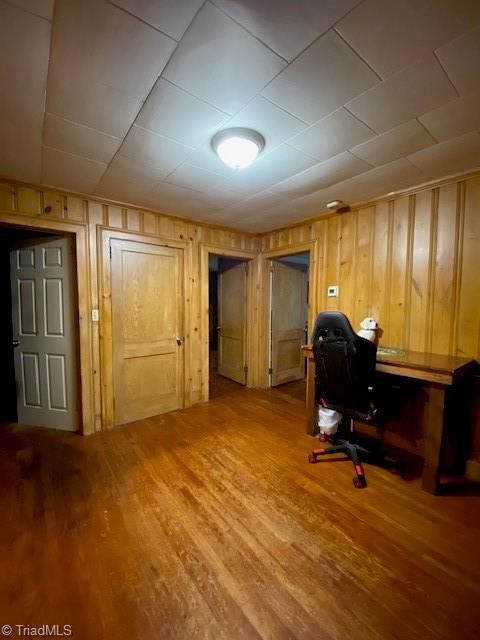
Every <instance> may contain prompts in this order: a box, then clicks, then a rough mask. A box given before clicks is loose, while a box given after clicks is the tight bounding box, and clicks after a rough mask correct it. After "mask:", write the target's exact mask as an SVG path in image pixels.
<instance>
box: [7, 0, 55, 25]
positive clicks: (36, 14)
mask: <svg viewBox="0 0 480 640" xmlns="http://www.w3.org/2000/svg"><path fill="white" fill-rule="evenodd" d="M3 2H5V4H8V6H9V7H12V8H14V9H17V10H18V11H21V12H22V13H28V14H29V15H31V16H35V18H40V19H41V20H45V22H50V23H52V22H53V16H52V19H51V20H50V19H49V18H45V16H42V15H40V14H39V13H34V12H33V11H29V10H28V9H25V7H19V6H18V4H14V3H13V2H10V0H3Z"/></svg>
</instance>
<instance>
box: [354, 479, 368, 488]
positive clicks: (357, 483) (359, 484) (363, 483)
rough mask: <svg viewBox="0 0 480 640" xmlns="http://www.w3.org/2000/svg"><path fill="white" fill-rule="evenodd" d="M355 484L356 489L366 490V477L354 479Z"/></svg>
mask: <svg viewBox="0 0 480 640" xmlns="http://www.w3.org/2000/svg"><path fill="white" fill-rule="evenodd" d="M353 484H354V487H355V489H364V488H365V487H366V486H367V481H366V480H365V476H355V477H354V478H353Z"/></svg>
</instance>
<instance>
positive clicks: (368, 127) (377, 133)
mask: <svg viewBox="0 0 480 640" xmlns="http://www.w3.org/2000/svg"><path fill="white" fill-rule="evenodd" d="M375 86H376V85H375ZM370 88H372V87H370ZM367 91H369V89H367ZM367 91H364V92H363V93H361V94H360V95H358V96H356V98H359V97H360V96H363V95H364V94H365V93H367ZM348 102H351V100H349V101H348ZM348 102H346V103H345V104H344V105H343V106H342V107H341V108H343V109H345V111H348V113H349V114H350V115H351V116H352V117H354V118H355V119H356V120H358V121H359V122H361V123H362V124H363V125H364V126H365V127H367V129H368V130H369V131H371V132H372V133H373V135H374V136H379V135H381V132H378V131H375V129H373V128H372V127H371V126H370V125H369V124H367V123H366V122H364V121H363V120H362V119H361V118H359V117H358V116H357V114H356V113H353V111H352V110H351V109H350V108H349V107H347V104H348ZM335 111H337V109H336V110H335ZM332 113H335V112H334V111H332ZM325 117H327V116H325ZM312 126H313V125H312ZM365 142H366V141H365Z"/></svg>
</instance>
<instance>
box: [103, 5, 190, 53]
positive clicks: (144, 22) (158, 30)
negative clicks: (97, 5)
mask: <svg viewBox="0 0 480 640" xmlns="http://www.w3.org/2000/svg"><path fill="white" fill-rule="evenodd" d="M106 2H107V4H109V5H110V6H111V7H113V8H114V9H116V10H117V11H121V12H122V13H125V14H126V15H127V16H129V17H130V18H133V19H134V20H136V21H137V22H141V23H142V24H144V25H145V26H146V27H148V28H149V29H153V30H154V31H156V32H157V33H161V34H162V36H165V37H166V38H168V39H169V40H172V42H176V43H177V44H178V43H179V40H175V38H173V37H172V36H171V35H169V34H168V33H166V32H165V31H162V30H161V29H159V28H158V27H154V26H153V24H150V23H149V22H147V21H146V20H144V19H143V18H140V16H137V15H135V14H134V13H131V11H129V10H128V9H125V7H121V6H119V5H118V4H115V3H114V2H111V0H106Z"/></svg>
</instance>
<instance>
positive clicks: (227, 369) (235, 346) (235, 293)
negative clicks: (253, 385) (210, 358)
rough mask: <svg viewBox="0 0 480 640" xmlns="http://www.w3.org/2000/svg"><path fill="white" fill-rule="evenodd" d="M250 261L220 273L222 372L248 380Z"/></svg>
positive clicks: (241, 382) (233, 378)
mask: <svg viewBox="0 0 480 640" xmlns="http://www.w3.org/2000/svg"><path fill="white" fill-rule="evenodd" d="M247 269H248V262H242V263H241V264H239V265H237V266H236V267H232V268H231V269H227V271H224V272H223V273H221V274H220V275H219V277H218V323H219V325H220V326H219V331H218V373H219V374H220V375H222V376H224V377H225V378H230V380H235V382H239V383H240V384H246V382H247V379H246V378H247V375H246V368H245V366H246V315H247V314H246V308H247V307H246V305H247Z"/></svg>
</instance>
